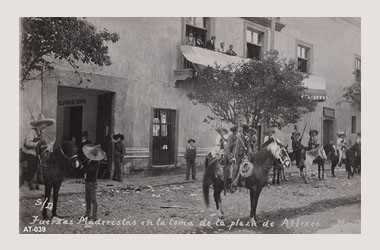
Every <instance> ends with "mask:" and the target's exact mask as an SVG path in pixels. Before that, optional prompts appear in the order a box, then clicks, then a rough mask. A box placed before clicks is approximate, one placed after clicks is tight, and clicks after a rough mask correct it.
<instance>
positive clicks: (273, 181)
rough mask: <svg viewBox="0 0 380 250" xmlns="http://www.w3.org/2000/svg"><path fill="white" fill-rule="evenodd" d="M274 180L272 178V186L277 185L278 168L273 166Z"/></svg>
mask: <svg viewBox="0 0 380 250" xmlns="http://www.w3.org/2000/svg"><path fill="white" fill-rule="evenodd" d="M272 167H273V178H272V184H273V185H274V184H275V183H276V168H275V166H274V165H273V166H272Z"/></svg>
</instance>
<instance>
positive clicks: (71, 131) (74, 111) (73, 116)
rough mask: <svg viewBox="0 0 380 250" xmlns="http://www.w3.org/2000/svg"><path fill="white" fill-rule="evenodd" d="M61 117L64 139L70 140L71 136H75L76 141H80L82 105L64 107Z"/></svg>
mask: <svg viewBox="0 0 380 250" xmlns="http://www.w3.org/2000/svg"><path fill="white" fill-rule="evenodd" d="M63 117H64V121H63V137H64V138H65V139H66V140H72V138H73V137H75V139H76V141H80V139H81V134H82V117H83V107H82V106H70V107H64V110H63Z"/></svg>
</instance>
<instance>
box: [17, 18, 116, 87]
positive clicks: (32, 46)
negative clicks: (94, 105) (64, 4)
mask: <svg viewBox="0 0 380 250" xmlns="http://www.w3.org/2000/svg"><path fill="white" fill-rule="evenodd" d="M118 40H119V35H118V34H117V33H110V32H108V30H106V29H104V30H103V31H98V30H97V29H96V28H95V26H93V25H92V24H90V23H89V22H87V21H85V20H84V19H79V18H75V17H25V18H21V57H20V61H21V67H20V81H21V86H23V85H24V82H25V81H28V80H32V79H36V78H38V77H40V76H41V75H42V74H43V73H44V72H45V71H47V70H53V69H54V65H55V63H56V62H57V61H59V62H63V63H67V64H68V65H70V66H71V67H72V68H73V69H74V71H75V73H76V74H77V75H78V76H79V77H80V83H81V82H82V81H83V79H82V77H81V75H80V73H79V70H80V65H81V64H93V65H98V66H104V65H106V66H109V65H111V60H110V56H109V55H108V46H107V45H105V42H108V41H111V42H113V43H115V42H117V41H118Z"/></svg>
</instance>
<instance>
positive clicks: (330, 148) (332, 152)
mask: <svg viewBox="0 0 380 250" xmlns="http://www.w3.org/2000/svg"><path fill="white" fill-rule="evenodd" d="M323 150H325V153H326V156H330V158H331V176H332V177H335V167H336V166H337V165H338V162H339V155H338V151H337V150H336V148H335V146H334V143H333V142H330V143H329V144H326V145H325V146H323Z"/></svg>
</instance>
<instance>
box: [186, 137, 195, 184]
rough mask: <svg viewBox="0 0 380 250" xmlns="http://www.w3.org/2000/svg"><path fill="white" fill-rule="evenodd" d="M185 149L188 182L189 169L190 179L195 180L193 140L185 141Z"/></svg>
mask: <svg viewBox="0 0 380 250" xmlns="http://www.w3.org/2000/svg"><path fill="white" fill-rule="evenodd" d="M187 143H188V144H187V147H186V152H185V159H186V164H187V166H186V180H189V177H190V169H191V177H192V179H193V180H197V178H196V169H195V158H196V157H197V148H196V147H195V145H194V143H195V140H194V139H192V138H190V139H189V140H188V141H187Z"/></svg>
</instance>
